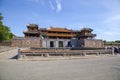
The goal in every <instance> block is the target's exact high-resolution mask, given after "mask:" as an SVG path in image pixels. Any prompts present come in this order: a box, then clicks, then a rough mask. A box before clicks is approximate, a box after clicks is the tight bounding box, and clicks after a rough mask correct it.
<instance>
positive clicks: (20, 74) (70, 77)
mask: <svg viewBox="0 0 120 80" xmlns="http://www.w3.org/2000/svg"><path fill="white" fill-rule="evenodd" d="M16 53H17V49H15V50H12V51H9V52H6V53H5V54H1V55H0V80H120V56H115V57H97V58H89V59H76V60H55V61H17V60H16V59H10V58H11V57H13V56H15V55H16Z"/></svg>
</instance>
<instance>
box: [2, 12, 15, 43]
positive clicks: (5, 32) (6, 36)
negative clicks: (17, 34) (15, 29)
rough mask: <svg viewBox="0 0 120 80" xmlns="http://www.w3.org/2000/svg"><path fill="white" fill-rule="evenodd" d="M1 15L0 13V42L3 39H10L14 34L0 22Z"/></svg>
mask: <svg viewBox="0 0 120 80" xmlns="http://www.w3.org/2000/svg"><path fill="white" fill-rule="evenodd" d="M2 20H3V16H2V14H1V13H0V42H2V41H4V40H11V39H12V37H13V36H14V34H12V33H11V31H10V28H9V27H8V26H5V25H4V24H3V22H2Z"/></svg>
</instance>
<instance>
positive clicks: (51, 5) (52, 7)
mask: <svg viewBox="0 0 120 80" xmlns="http://www.w3.org/2000/svg"><path fill="white" fill-rule="evenodd" d="M49 4H50V7H51V9H52V10H54V9H55V7H54V6H53V4H52V2H51V1H50V0H49Z"/></svg>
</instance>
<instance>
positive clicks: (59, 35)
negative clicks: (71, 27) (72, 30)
mask: <svg viewBox="0 0 120 80" xmlns="http://www.w3.org/2000/svg"><path fill="white" fill-rule="evenodd" d="M46 35H47V36H54V37H73V36H74V34H57V33H46Z"/></svg>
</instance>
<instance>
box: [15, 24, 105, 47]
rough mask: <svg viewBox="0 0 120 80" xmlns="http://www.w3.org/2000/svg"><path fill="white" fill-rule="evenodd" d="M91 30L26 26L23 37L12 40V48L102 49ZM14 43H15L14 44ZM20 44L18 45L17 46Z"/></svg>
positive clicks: (35, 25) (100, 42)
mask: <svg viewBox="0 0 120 80" xmlns="http://www.w3.org/2000/svg"><path fill="white" fill-rule="evenodd" d="M92 31H93V30H92V29H91V28H83V29H81V30H69V29H67V28H58V27H50V28H48V29H47V28H39V26H38V25H37V24H28V25H27V30H26V31H24V32H23V33H24V37H21V38H20V37H16V38H14V39H13V46H19V47H42V48H59V47H63V48H64V47H93V48H96V47H97V48H102V47H104V45H103V42H102V40H97V39H95V36H96V34H93V33H92ZM15 42H16V43H15ZM19 43H20V44H19Z"/></svg>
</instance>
